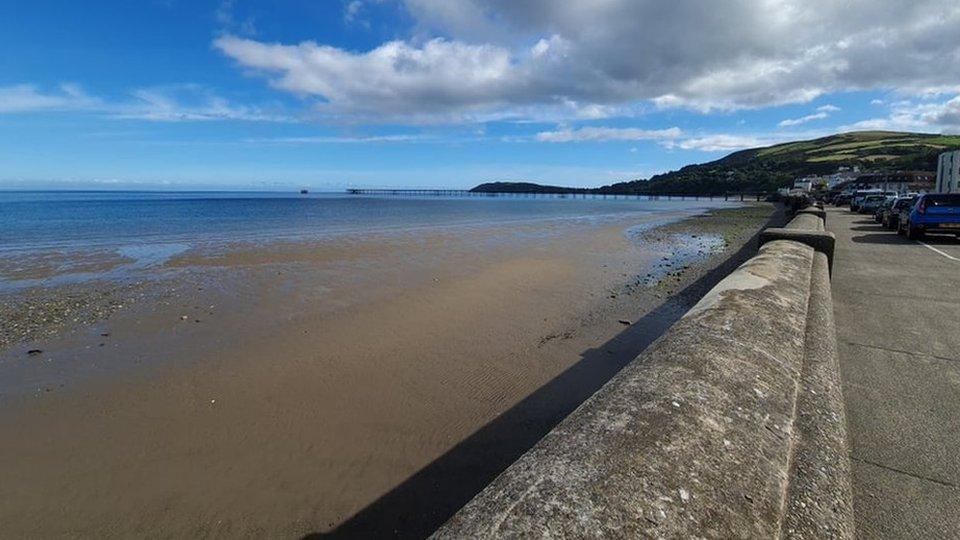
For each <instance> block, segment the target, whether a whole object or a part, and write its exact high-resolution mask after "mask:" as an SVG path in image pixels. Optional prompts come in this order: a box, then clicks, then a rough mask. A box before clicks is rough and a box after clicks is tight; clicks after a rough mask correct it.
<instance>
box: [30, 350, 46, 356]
mask: <svg viewBox="0 0 960 540" xmlns="http://www.w3.org/2000/svg"><path fill="white" fill-rule="evenodd" d="M38 354H43V351H42V350H40V349H30V350H29V351H27V355H28V356H37V355H38Z"/></svg>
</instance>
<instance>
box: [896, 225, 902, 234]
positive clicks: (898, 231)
mask: <svg viewBox="0 0 960 540" xmlns="http://www.w3.org/2000/svg"><path fill="white" fill-rule="evenodd" d="M897 234H903V223H897Z"/></svg>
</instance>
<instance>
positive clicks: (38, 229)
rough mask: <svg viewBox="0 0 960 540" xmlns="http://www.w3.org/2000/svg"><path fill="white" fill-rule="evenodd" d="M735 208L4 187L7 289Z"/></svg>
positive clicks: (0, 275)
mask: <svg viewBox="0 0 960 540" xmlns="http://www.w3.org/2000/svg"><path fill="white" fill-rule="evenodd" d="M730 204H732V203H725V202H724V201H722V200H715V201H709V200H699V201H691V200H686V201H678V200H670V201H668V200H663V199H660V200H646V199H640V198H637V197H625V196H619V197H617V198H614V197H606V198H602V197H594V196H590V195H588V196H586V197H583V196H572V195H569V196H561V195H537V196H529V195H527V196H517V195H499V196H489V195H483V196H480V195H461V196H376V195H351V194H347V193H310V194H299V193H296V192H294V193H289V192H276V193H274V192H236V191H229V192H170V191H149V192H148V191H0V286H2V285H4V284H6V285H10V284H11V282H12V281H16V280H15V279H11V277H10V272H7V273H6V274H7V275H4V272H2V268H3V267H4V266H5V267H7V268H8V269H9V267H10V266H11V264H10V263H11V261H12V260H21V261H22V260H24V259H25V258H26V259H29V258H30V257H31V256H33V255H36V256H40V255H42V254H50V253H60V254H70V253H76V252H83V251H90V250H99V251H102V250H113V251H116V252H117V253H119V254H120V255H122V256H124V257H125V258H127V259H129V260H132V261H133V262H131V263H130V264H129V265H128V266H129V267H130V269H138V268H143V267H146V266H150V265H157V264H162V262H163V261H164V260H165V259H166V258H168V257H171V256H173V255H176V254H177V253H180V252H182V251H185V250H188V249H190V248H193V247H197V246H200V245H211V244H217V243H231V242H270V241H275V240H283V241H297V240H321V239H323V238H324V237H333V236H338V235H369V234H417V232H418V231H429V230H435V229H441V228H446V229H454V230H455V229H456V228H483V227H490V226H503V225H506V224H511V223H516V224H524V223H533V222H538V221H557V222H564V223H574V224H575V223H578V222H583V223H588V222H597V221H603V220H612V219H621V218H624V217H629V216H631V215H636V216H647V217H649V216H650V215H654V214H664V215H666V214H676V213H677V212H680V213H682V214H691V213H698V212H701V211H705V210H707V209H711V208H719V207H723V206H726V205H730ZM645 221H649V220H645ZM4 259H6V261H4ZM4 262H6V265H4ZM14 266H15V265H14ZM121 270H122V269H121ZM81 277H83V276H81ZM87 277H89V276H87Z"/></svg>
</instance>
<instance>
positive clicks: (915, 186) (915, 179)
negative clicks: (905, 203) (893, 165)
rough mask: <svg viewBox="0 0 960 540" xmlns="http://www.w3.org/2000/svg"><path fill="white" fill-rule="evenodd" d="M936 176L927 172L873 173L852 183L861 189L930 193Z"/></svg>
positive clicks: (862, 176)
mask: <svg viewBox="0 0 960 540" xmlns="http://www.w3.org/2000/svg"><path fill="white" fill-rule="evenodd" d="M936 178H937V175H936V174H935V173H933V172H929V171H893V172H873V173H865V174H861V175H860V176H857V179H856V180H855V181H854V183H855V184H856V185H858V186H860V187H861V188H862V189H870V188H876V189H882V190H883V191H900V192H905V191H917V192H926V191H932V190H933V188H934V181H935V180H936Z"/></svg>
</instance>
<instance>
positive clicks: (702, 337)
mask: <svg viewBox="0 0 960 540" xmlns="http://www.w3.org/2000/svg"><path fill="white" fill-rule="evenodd" d="M813 218H814V219H816V217H815V216H813ZM813 258H814V250H813V248H811V247H808V246H806V245H802V244H799V243H796V242H791V241H782V240H778V241H771V242H768V243H767V244H765V245H764V246H763V247H762V248H761V251H760V253H759V255H758V256H757V257H754V258H753V259H751V260H750V261H748V262H747V263H745V264H744V265H743V266H742V267H741V268H739V269H738V270H737V271H735V272H734V273H732V274H731V275H730V276H728V277H727V278H726V279H725V280H723V281H722V282H721V283H720V284H719V285H718V286H717V287H716V288H714V290H712V291H711V292H710V293H709V294H707V296H705V297H704V298H703V299H702V300H701V301H700V303H698V304H697V306H695V307H694V308H693V309H692V310H691V311H690V312H689V313H688V314H687V315H686V316H685V317H684V318H683V319H681V320H680V321H679V322H678V323H677V324H675V325H674V327H673V328H671V329H670V330H669V331H668V332H667V333H666V334H665V335H664V336H663V337H662V338H661V339H660V340H658V341H657V342H656V343H655V344H654V345H653V346H651V348H650V349H648V350H647V351H646V352H645V353H644V354H642V355H641V356H640V357H639V358H637V359H636V360H635V361H634V362H633V363H631V364H630V365H628V366H627V367H626V368H624V370H623V371H621V372H620V373H619V374H618V375H617V376H616V377H615V378H614V379H613V380H611V381H610V382H609V383H608V384H607V385H605V386H604V387H603V388H602V389H601V390H600V391H599V392H597V394H595V395H594V396H593V397H591V398H590V399H589V400H588V401H586V402H585V403H584V404H583V405H581V407H580V408H579V409H577V410H576V411H575V412H574V413H573V414H571V415H570V416H569V417H568V418H567V419H566V420H564V421H563V422H562V423H561V424H560V425H558V426H557V427H556V428H555V429H554V430H553V431H551V432H550V433H549V434H548V435H547V436H546V437H545V438H544V439H543V440H541V441H540V443H538V444H537V445H536V446H535V447H534V448H533V449H531V450H530V451H529V452H528V453H527V454H526V455H524V456H523V457H522V458H521V459H520V460H519V461H517V462H516V463H514V464H513V465H512V466H511V467H510V468H508V469H507V470H506V471H505V472H504V473H503V474H501V475H500V476H499V477H498V478H497V479H496V480H495V481H494V482H493V483H492V484H491V485H490V486H488V487H487V488H486V489H485V490H484V491H483V492H481V493H480V494H479V495H478V496H477V497H476V498H475V499H474V500H473V501H471V502H470V503H469V504H468V505H467V506H466V507H464V508H463V509H462V510H461V511H460V512H459V513H458V514H457V515H455V516H454V517H453V518H452V519H451V520H450V521H449V522H448V523H447V524H446V525H445V526H444V527H442V528H441V529H440V530H439V531H437V533H436V535H435V536H436V537H437V538H454V537H463V536H469V537H477V536H483V537H487V536H513V537H516V536H538V537H539V536H568V537H595V536H621V537H625V536H668V537H689V536H690V535H691V534H693V535H696V536H703V537H725V538H726V537H773V536H777V535H778V534H779V533H780V526H781V523H782V520H783V512H784V507H785V505H786V502H785V501H786V493H787V491H788V472H789V470H790V456H791V445H792V433H791V430H792V429H793V419H794V416H795V407H796V404H797V395H798V382H799V379H800V374H801V371H802V366H803V356H804V350H805V347H804V343H805V331H806V326H807V322H806V321H807V306H808V297H809V295H810V287H811V267H812V262H813Z"/></svg>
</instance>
